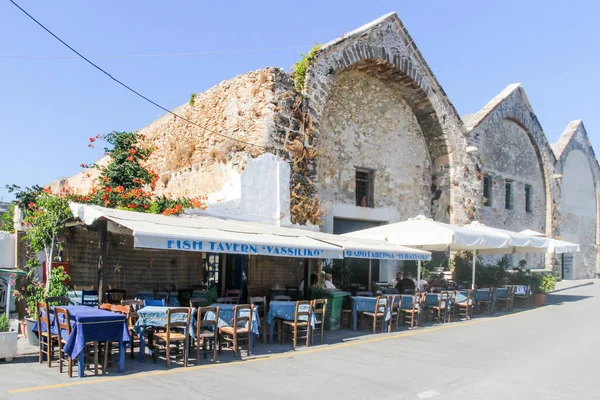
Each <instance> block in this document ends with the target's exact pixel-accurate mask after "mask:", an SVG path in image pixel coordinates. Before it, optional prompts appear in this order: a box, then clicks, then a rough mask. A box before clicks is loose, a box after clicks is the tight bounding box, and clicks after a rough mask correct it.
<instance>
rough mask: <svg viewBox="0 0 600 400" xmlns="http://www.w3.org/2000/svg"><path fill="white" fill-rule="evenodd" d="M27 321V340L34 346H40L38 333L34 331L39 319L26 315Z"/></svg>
mask: <svg viewBox="0 0 600 400" xmlns="http://www.w3.org/2000/svg"><path fill="white" fill-rule="evenodd" d="M25 322H26V323H27V341H28V342H29V344H30V345H32V346H39V342H38V336H37V333H36V332H34V331H33V326H34V325H35V323H36V322H37V320H35V319H33V318H29V317H26V318H25Z"/></svg>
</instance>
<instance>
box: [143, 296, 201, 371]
mask: <svg viewBox="0 0 600 400" xmlns="http://www.w3.org/2000/svg"><path fill="white" fill-rule="evenodd" d="M170 308H173V307H160V306H148V307H144V308H142V309H140V310H138V312H137V315H138V317H139V318H138V320H137V321H136V323H135V325H134V326H133V331H134V332H135V333H136V334H137V335H138V336H139V337H140V361H141V362H143V361H144V356H145V354H146V339H145V338H146V328H166V327H167V310H168V309H170ZM194 311H195V310H192V317H191V321H190V326H191V327H193V326H194V320H195V312H194ZM186 319H187V313H176V314H172V315H171V322H185V321H186ZM190 336H191V337H194V336H195V332H194V329H190ZM148 351H149V353H150V354H152V349H148Z"/></svg>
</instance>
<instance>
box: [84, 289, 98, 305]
mask: <svg viewBox="0 0 600 400" xmlns="http://www.w3.org/2000/svg"><path fill="white" fill-rule="evenodd" d="M81 305H82V306H89V307H98V291H97V290H82V291H81Z"/></svg>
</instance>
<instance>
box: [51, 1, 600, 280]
mask: <svg viewBox="0 0 600 400" xmlns="http://www.w3.org/2000/svg"><path fill="white" fill-rule="evenodd" d="M173 111H174V112H175V113H176V114H178V115H181V116H182V117H184V118H186V119H188V120H191V121H193V122H195V123H196V124H198V125H199V126H202V128H199V127H198V126H194V125H190V124H189V123H187V122H186V121H184V120H183V119H181V118H177V117H174V116H172V115H166V116H164V117H162V118H160V119H158V120H157V121H155V122H153V123H152V124H150V125H149V126H147V127H145V128H143V129H142V130H141V131H140V133H143V134H144V135H145V137H146V140H147V141H148V143H150V144H151V145H153V146H157V147H158V150H157V151H156V152H155V153H154V154H153V155H152V156H151V159H150V160H149V166H150V167H151V168H152V169H154V170H156V171H157V172H158V173H159V174H160V177H161V180H160V183H159V187H158V191H159V193H164V194H170V195H174V196H179V195H185V196H196V195H206V196H208V205H209V207H208V210H206V211H205V213H208V214H210V215H215V216H222V217H231V218H238V219H247V220H254V221H262V222H267V223H271V224H279V225H291V224H301V225H305V224H309V225H310V222H316V220H317V219H319V218H318V217H319V213H320V211H322V215H321V216H322V218H321V220H322V229H323V230H325V231H327V232H335V233H343V232H347V231H349V230H354V229H360V228H363V227H369V226H373V225H378V224H384V223H389V222H396V221H402V220H405V219H407V218H410V217H414V216H416V215H417V214H424V215H427V216H430V217H432V218H434V219H436V220H439V221H444V222H452V223H458V224H461V223H468V222H469V221H472V220H480V221H482V222H483V223H486V224H488V225H491V226H495V227H501V228H506V229H510V230H516V231H519V230H524V229H534V230H536V231H540V232H542V233H545V234H547V235H549V236H553V237H558V238H563V239H565V240H569V241H573V242H576V243H579V244H580V245H581V247H582V252H581V253H579V254H577V255H576V256H575V258H574V260H572V263H571V262H568V263H566V264H568V266H567V267H566V268H565V271H564V275H565V278H571V279H574V278H585V277H591V276H593V275H594V274H595V273H596V271H597V270H598V252H597V250H596V243H597V237H598V226H599V224H598V215H599V213H598V207H597V204H598V192H597V185H598V182H599V179H600V171H599V166H598V162H597V160H596V158H595V155H594V152H593V150H592V147H591V145H590V142H589V139H588V136H587V134H586V131H585V128H584V126H583V123H582V122H581V121H574V122H571V123H570V124H569V125H568V127H567V129H566V130H565V132H564V133H563V135H562V136H561V138H560V140H559V142H558V143H556V144H554V145H550V144H549V143H548V141H547V139H546V136H545V134H544V132H543V130H542V127H541V125H540V123H539V122H538V120H537V118H536V115H535V113H534V111H533V108H532V106H531V105H530V104H529V101H528V100H527V96H526V94H525V91H524V89H523V87H522V86H521V85H519V84H514V85H510V86H508V87H507V88H506V89H505V90H504V91H502V92H501V93H500V94H499V95H498V96H496V97H495V98H494V99H493V100H491V101H490V103H488V104H487V105H486V106H485V107H484V108H483V109H482V110H481V111H479V112H478V113H476V114H473V115H469V116H465V117H463V118H461V117H460V116H459V115H458V113H457V112H456V110H455V108H454V106H453V105H452V103H451V102H450V100H449V99H448V97H447V96H446V94H445V92H444V90H443V88H442V87H441V85H440V83H439V82H438V81H437V79H436V77H435V76H434V74H433V72H432V71H431V69H430V68H429V66H428V65H427V62H426V61H425V59H424V58H423V56H422V55H421V53H420V52H419V50H418V48H417V47H416V45H415V43H414V41H413V40H412V38H411V37H410V35H409V33H408V32H407V30H406V28H405V27H404V25H403V24H402V22H401V21H400V19H399V18H398V16H397V15H396V14H395V13H392V14H388V15H385V16H383V17H381V18H380V19H378V20H376V21H373V22H371V23H369V24H367V25H365V26H363V27H361V28H359V29H357V30H355V31H353V32H350V33H348V34H345V35H343V36H341V37H339V38H337V39H335V40H333V41H331V42H329V43H327V44H325V45H323V46H321V47H320V48H319V49H318V51H316V53H315V54H314V57H313V59H312V64H311V65H310V67H309V68H308V70H307V73H306V76H305V81H304V85H303V87H302V88H301V89H300V90H296V88H295V85H294V80H293V77H292V76H290V75H289V74H287V73H286V72H284V71H283V70H281V69H278V68H265V69H262V70H258V71H253V72H249V73H247V74H243V75H240V76H237V77H235V78H233V79H230V80H228V81H225V82H222V83H220V84H219V85H217V86H215V87H213V88H212V89H209V90H208V91H206V92H205V93H202V94H199V95H197V96H195V98H194V99H193V101H190V102H189V103H186V104H184V105H182V106H180V107H178V108H176V109H175V110H173ZM232 139H234V140H232ZM88 173H89V171H84V172H82V173H81V174H79V175H77V176H74V177H72V178H69V179H68V181H69V183H70V184H71V186H73V187H75V188H76V189H79V190H82V191H85V190H87V188H89V185H90V178H89V177H88V176H87V175H86V174H88ZM61 182H63V183H64V182H65V180H62V181H60V182H58V183H57V184H60V183H61ZM313 228H314V227H313ZM394 271H395V269H394V265H386V264H385V263H382V265H381V266H380V271H379V272H380V277H381V278H382V279H386V278H389V277H391V276H393V273H394Z"/></svg>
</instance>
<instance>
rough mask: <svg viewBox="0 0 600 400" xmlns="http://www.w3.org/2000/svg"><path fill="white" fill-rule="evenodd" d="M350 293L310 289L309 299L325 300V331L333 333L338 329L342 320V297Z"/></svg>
mask: <svg viewBox="0 0 600 400" xmlns="http://www.w3.org/2000/svg"><path fill="white" fill-rule="evenodd" d="M349 295H350V293H348V292H343V291H341V290H330V289H322V288H315V287H312V288H311V291H310V298H311V299H327V309H326V310H325V330H328V331H335V330H337V329H340V322H341V319H342V303H343V302H344V297H346V296H349Z"/></svg>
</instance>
